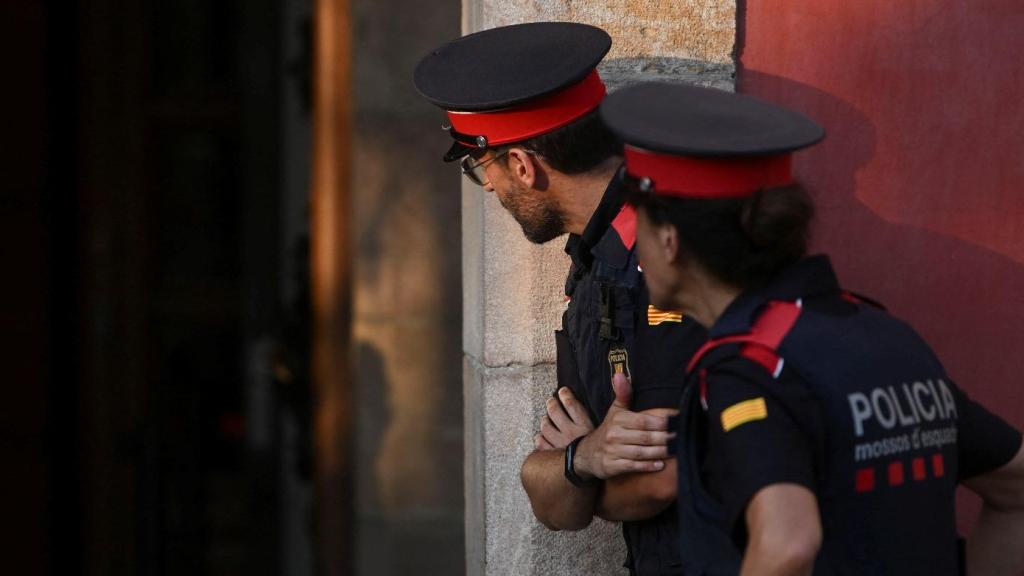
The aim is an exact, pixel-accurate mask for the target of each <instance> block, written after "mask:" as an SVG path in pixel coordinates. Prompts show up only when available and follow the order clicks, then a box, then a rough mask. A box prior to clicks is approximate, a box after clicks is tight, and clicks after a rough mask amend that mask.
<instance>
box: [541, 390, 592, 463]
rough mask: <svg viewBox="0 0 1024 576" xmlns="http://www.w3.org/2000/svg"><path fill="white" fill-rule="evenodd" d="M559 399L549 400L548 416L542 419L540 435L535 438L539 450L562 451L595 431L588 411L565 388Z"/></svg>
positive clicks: (561, 391) (560, 392) (559, 394)
mask: <svg viewBox="0 0 1024 576" xmlns="http://www.w3.org/2000/svg"><path fill="white" fill-rule="evenodd" d="M558 398H559V400H561V402H559V400H555V399H554V398H548V401H547V404H546V405H545V407H546V408H547V411H548V413H547V415H546V416H544V417H543V418H541V419H540V434H537V435H536V436H534V437H533V444H534V447H535V448H536V449H537V450H561V449H563V448H565V447H566V446H568V445H569V443H570V442H572V441H573V440H575V439H577V438H579V437H580V436H583V435H584V434H589V433H590V431H591V430H593V429H594V424H593V423H592V422H591V421H590V416H589V415H588V414H587V409H586V408H584V407H583V405H582V404H580V403H579V401H578V400H576V396H574V395H573V393H572V391H571V390H569V389H568V388H566V387H565V386H563V387H561V388H559V390H558Z"/></svg>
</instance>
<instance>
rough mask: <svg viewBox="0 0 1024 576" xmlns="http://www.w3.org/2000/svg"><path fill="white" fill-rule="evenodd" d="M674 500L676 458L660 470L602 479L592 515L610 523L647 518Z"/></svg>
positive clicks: (659, 511) (655, 514) (667, 461)
mask: <svg viewBox="0 0 1024 576" xmlns="http://www.w3.org/2000/svg"><path fill="white" fill-rule="evenodd" d="M675 501H676V461H675V460H674V459H670V460H666V461H665V468H664V469H663V470H661V471H660V472H640V473H636V474H624V475H622V476H616V477H614V478H609V479H607V480H605V482H604V487H603V489H602V490H601V494H600V496H599V498H598V501H597V510H596V511H595V515H597V516H599V517H601V518H604V519H605V520H610V521H613V522H631V521H636V520H646V519H648V518H652V517H654V516H657V515H658V514H660V513H661V512H662V511H663V510H665V509H666V508H668V507H669V506H671V505H672V504H673V503H674V502H675Z"/></svg>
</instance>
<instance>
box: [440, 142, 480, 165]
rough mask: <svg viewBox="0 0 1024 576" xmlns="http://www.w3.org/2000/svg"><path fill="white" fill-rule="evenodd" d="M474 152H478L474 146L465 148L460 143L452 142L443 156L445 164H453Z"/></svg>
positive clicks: (465, 146)
mask: <svg viewBox="0 0 1024 576" xmlns="http://www.w3.org/2000/svg"><path fill="white" fill-rule="evenodd" d="M474 150H479V148H477V147H476V146H467V145H465V144H463V143H462V142H458V141H456V142H454V143H453V144H452V147H451V148H449V149H448V153H447V154H445V155H444V161H445V162H454V161H456V160H458V159H459V158H462V157H463V156H466V155H468V154H469V153H470V152H473V151H474Z"/></svg>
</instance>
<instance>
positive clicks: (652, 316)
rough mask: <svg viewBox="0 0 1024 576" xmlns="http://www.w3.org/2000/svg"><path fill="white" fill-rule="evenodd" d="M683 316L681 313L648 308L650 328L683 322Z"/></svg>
mask: <svg viewBox="0 0 1024 576" xmlns="http://www.w3.org/2000/svg"><path fill="white" fill-rule="evenodd" d="M682 321H683V315H682V314H680V313H679V312H669V311H666V310H658V309H657V308H655V307H654V306H648V307H647V324H648V325H650V326H657V325H659V324H661V323H663V322H677V323H678V322H682Z"/></svg>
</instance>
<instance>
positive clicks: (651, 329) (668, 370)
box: [632, 317, 707, 412]
mask: <svg viewBox="0 0 1024 576" xmlns="http://www.w3.org/2000/svg"><path fill="white" fill-rule="evenodd" d="M640 320H641V321H640V323H639V324H640V325H639V327H638V329H637V332H636V339H635V341H634V344H633V351H634V352H633V355H634V357H635V358H634V359H633V362H632V373H633V374H632V376H633V380H632V383H633V410H635V411H637V412H640V411H643V410H649V409H651V408H679V401H680V399H681V397H682V393H683V384H684V382H685V380H686V367H687V364H689V362H690V358H691V357H692V356H693V354H694V353H695V352H696V351H697V349H698V348H699V347H700V346H701V344H703V343H704V341H705V340H706V339H707V335H706V333H705V331H704V329H703V328H702V327H701V326H700V325H698V324H697V323H696V322H694V321H692V320H689V319H687V318H680V319H678V320H677V319H675V318H672V317H669V318H668V319H667V320H664V319H662V318H661V317H658V318H657V319H655V320H654V321H653V322H657V323H655V324H652V320H650V319H649V318H641V319H640ZM659 320H661V321H660V322H659Z"/></svg>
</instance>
